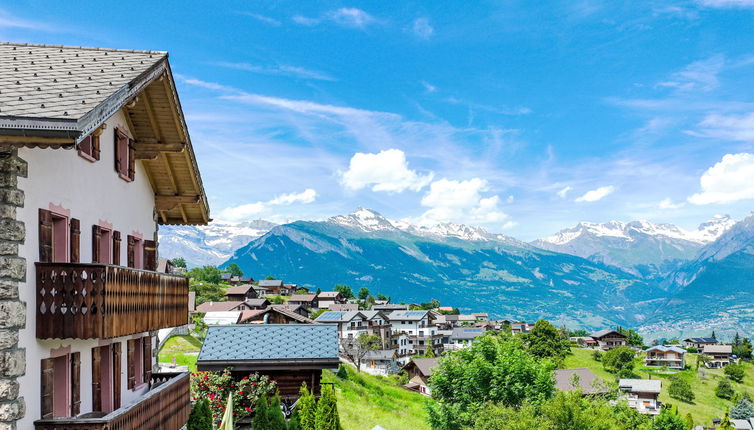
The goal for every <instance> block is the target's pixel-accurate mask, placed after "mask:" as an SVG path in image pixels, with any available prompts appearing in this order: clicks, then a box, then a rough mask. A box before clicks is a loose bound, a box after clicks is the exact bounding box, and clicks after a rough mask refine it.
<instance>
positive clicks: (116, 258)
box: [113, 231, 120, 266]
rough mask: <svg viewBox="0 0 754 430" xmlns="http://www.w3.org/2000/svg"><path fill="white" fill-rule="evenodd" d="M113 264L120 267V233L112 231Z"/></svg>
mask: <svg viewBox="0 0 754 430" xmlns="http://www.w3.org/2000/svg"><path fill="white" fill-rule="evenodd" d="M113 264H115V265H116V266H120V232H119V231H113Z"/></svg>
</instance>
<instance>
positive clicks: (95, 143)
mask: <svg viewBox="0 0 754 430" xmlns="http://www.w3.org/2000/svg"><path fill="white" fill-rule="evenodd" d="M99 152H100V149H99V135H98V134H95V135H93V136H92V158H94V159H95V160H99Z"/></svg>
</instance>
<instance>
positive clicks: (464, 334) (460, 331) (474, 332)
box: [450, 327, 484, 339]
mask: <svg viewBox="0 0 754 430" xmlns="http://www.w3.org/2000/svg"><path fill="white" fill-rule="evenodd" d="M483 334H484V329H482V328H467V327H454V328H453V334H451V335H450V337H451V338H452V339H474V338H477V337H479V336H481V335H483Z"/></svg>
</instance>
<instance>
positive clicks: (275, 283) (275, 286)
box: [257, 279, 291, 296]
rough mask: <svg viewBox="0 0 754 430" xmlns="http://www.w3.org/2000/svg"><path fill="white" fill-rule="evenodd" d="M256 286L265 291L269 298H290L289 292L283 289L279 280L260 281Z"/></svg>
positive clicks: (283, 286)
mask: <svg viewBox="0 0 754 430" xmlns="http://www.w3.org/2000/svg"><path fill="white" fill-rule="evenodd" d="M257 285H258V286H259V287H262V288H266V289H267V294H269V295H271V296H290V295H291V294H290V290H289V289H287V288H285V285H284V284H283V281H281V280H280V279H262V280H260V281H259V282H258V283H257Z"/></svg>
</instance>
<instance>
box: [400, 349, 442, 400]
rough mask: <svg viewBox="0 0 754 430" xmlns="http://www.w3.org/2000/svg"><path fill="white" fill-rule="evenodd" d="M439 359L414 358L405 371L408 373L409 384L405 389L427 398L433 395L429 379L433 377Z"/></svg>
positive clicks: (405, 367) (404, 368) (404, 367)
mask: <svg viewBox="0 0 754 430" xmlns="http://www.w3.org/2000/svg"><path fill="white" fill-rule="evenodd" d="M437 364H438V359H437V358H414V359H413V360H411V361H409V362H408V364H407V365H405V366H403V370H405V371H406V373H408V383H407V384H406V385H404V386H403V388H405V389H407V390H411V391H417V392H419V393H422V394H424V395H425V396H431V395H432V389H431V388H430V387H429V377H430V376H432V370H434V368H435V367H437Z"/></svg>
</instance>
